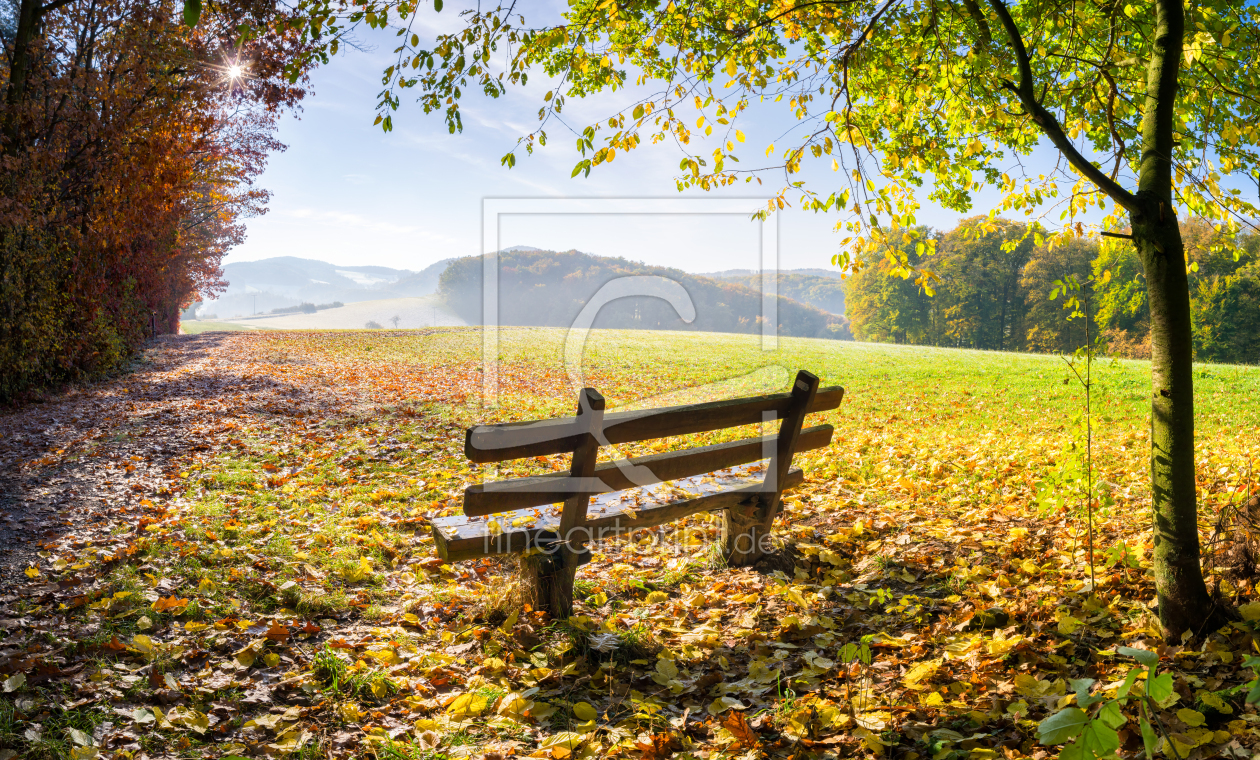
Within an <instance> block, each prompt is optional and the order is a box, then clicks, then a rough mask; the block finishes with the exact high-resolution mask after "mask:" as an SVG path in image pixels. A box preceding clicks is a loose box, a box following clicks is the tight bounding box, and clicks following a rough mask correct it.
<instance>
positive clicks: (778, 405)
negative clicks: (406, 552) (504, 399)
mask: <svg viewBox="0 0 1260 760" xmlns="http://www.w3.org/2000/svg"><path fill="white" fill-rule="evenodd" d="M843 398H844V388H841V387H840V386H838V385H834V386H831V387H829V388H819V389H818V394H817V395H816V396H815V397H814V403H813V404H812V405H810V408H809V413H811V414H812V413H814V412H825V411H828V410H831V409H835V408H836V407H838V406H840V401H841V400H842V399H843ZM791 403H792V396H791V394H789V393H773V394H769V395H766V396H753V397H751V398H737V399H729V400H727V401H712V402H709V403H705V404H688V405H686V406H674V407H668V408H665V409H645V410H641V411H635V412H614V413H612V414H608V415H605V416H604V423H603V440H602V441H601V443H609V444H618V443H630V442H632V441H645V440H649V439H652V438H666V437H669V436H674V435H690V434H692V433H706V432H709V431H711V430H718V429H721V428H730V427H738V426H740V425H752V424H755V423H758V422H761V421H763V419H764V420H777V419H779V418H781V417H782V416H783V415H784V414H785V413H786V412H787V411H788V409H789V407H790V406H791ZM584 433H585V427H584V426H583V423H580V422H579V421H578V420H577V418H575V417H558V418H556V419H552V420H538V421H535V422H511V423H505V424H502V425H478V426H477V427H474V428H469V430H468V432H467V434H466V436H465V438H464V454H465V456H467V457H468V459H469V460H471V461H473V462H478V463H482V464H485V463H487V462H506V461H508V460H511V459H523V458H525V457H541V456H549V455H551V454H561V453H565V452H569V451H573V450H574V449H576V448H577V447H578V444H580V443H581V441H582V436H583V434H584Z"/></svg>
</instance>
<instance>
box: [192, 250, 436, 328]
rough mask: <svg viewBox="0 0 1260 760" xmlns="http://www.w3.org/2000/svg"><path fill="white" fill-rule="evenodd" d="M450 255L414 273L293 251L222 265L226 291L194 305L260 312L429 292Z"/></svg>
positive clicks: (204, 309) (224, 312)
mask: <svg viewBox="0 0 1260 760" xmlns="http://www.w3.org/2000/svg"><path fill="white" fill-rule="evenodd" d="M449 261H450V259H446V260H445V261H440V262H438V263H436V264H433V265H431V266H429V267H427V268H426V269H424V270H422V271H420V272H415V271H412V270H409V269H393V268H391V267H380V266H342V265H339V264H329V263H328V262H325V261H316V260H314V259H303V258H298V257H296V256H277V257H275V258H270V259H261V260H259V261H241V262H235V263H232V264H228V265H226V266H225V267H223V279H224V280H226V281H227V283H228V288H227V291H226V292H224V293H223V294H222V295H220V296H219V298H217V299H216V300H214V301H211V302H207V303H204V304H202V305H201V307H200V308H198V310H197V312H198V314H199V315H206V314H214V315H216V316H217V317H219V318H221V319H230V318H232V317H234V316H247V315H250V314H254V313H255V312H257V313H266V312H269V311H271V310H273V309H278V308H285V307H290V306H296V305H298V304H301V303H315V304H322V303H332V302H334V301H341V302H342V303H356V302H359V301H376V300H381V299H388V298H400V297H415V296H423V295H429V294H431V293H434V292H436V291H437V285H438V277H439V275H440V274H441V273H442V270H443V269H445V268H446V264H447V263H448V262H449Z"/></svg>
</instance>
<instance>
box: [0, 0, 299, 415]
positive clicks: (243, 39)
mask: <svg viewBox="0 0 1260 760" xmlns="http://www.w3.org/2000/svg"><path fill="white" fill-rule="evenodd" d="M285 12H286V11H284V10H283V9H280V8H279V6H276V5H275V4H268V3H261V4H260V3H256V2H244V1H243V0H242V1H241V2H234V1H233V2H227V3H218V4H215V6H214V10H213V13H211V12H209V11H208V12H207V13H206V14H205V18H204V19H202V22H201V24H200V25H199V26H197V27H196V29H191V28H189V27H188V26H187V25H186V24H185V23H184V19H183V17H182V16H181V9H180V8H179V7H178V6H172V5H171V4H170V3H154V2H149V1H148V0H92V1H91V2H86V1H84V0H51V2H49V0H15V2H13V3H10V4H6V5H5V7H4V11H3V15H4V18H3V23H0V40H2V41H3V44H4V52H5V55H4V56H3V57H2V58H0V95H2V97H0V400H3V399H5V398H9V397H12V396H14V395H15V394H19V393H21V392H23V391H24V390H26V389H29V388H31V387H33V386H38V385H43V384H47V383H49V382H57V381H60V380H64V379H69V378H74V377H83V376H90V375H92V374H96V373H100V372H103V371H108V370H110V369H112V368H114V367H116V366H118V365H119V364H120V363H121V362H122V361H124V360H125V359H126V358H127V357H128V356H129V355H130V354H131V352H132V351H133V350H134V348H135V347H136V346H137V345H138V344H139V343H140V342H141V341H143V340H144V339H146V338H147V337H149V336H151V335H153V334H155V333H164V332H172V331H174V330H176V329H177V326H178V318H179V310H180V307H181V306H182V305H186V304H187V303H188V302H190V301H191V300H192V296H194V295H195V294H196V293H197V292H198V291H200V292H203V293H209V292H213V291H214V290H215V288H216V286H217V285H218V284H219V280H220V270H219V261H220V259H221V258H222V256H223V254H224V253H225V252H226V251H227V250H228V249H229V248H230V247H231V246H232V245H234V244H236V243H237V242H239V241H240V240H241V238H242V236H243V227H242V226H241V223H240V222H241V219H242V218H244V217H248V216H250V215H253V214H257V213H260V212H261V211H262V210H263V208H262V204H263V203H264V202H265V200H266V198H267V194H266V193H265V192H264V191H262V190H259V189H257V188H254V187H253V186H252V182H253V180H254V179H255V178H256V177H257V175H258V174H259V173H260V172H261V171H262V168H263V164H264V161H265V158H266V156H267V154H268V153H269V152H270V151H273V150H276V149H278V148H280V147H282V146H280V145H279V144H278V143H277V142H276V141H275V139H274V136H273V135H274V130H275V126H276V120H277V117H278V115H279V113H280V112H281V111H282V110H283V109H284V108H286V107H291V106H293V105H294V104H296V102H297V101H298V100H299V99H300V98H301V97H302V95H303V90H302V89H301V87H300V86H299V85H300V83H301V81H302V76H301V74H302V72H298V76H294V77H288V76H282V73H283V67H284V65H285V64H286V63H289V62H291V60H292V57H293V55H294V53H295V52H296V50H297V49H298V48H299V47H300V45H301V44H300V43H299V42H298V41H297V39H296V37H295V35H294V34H292V33H286V32H285V31H284V26H283V25H282V24H279V23H277V22H278V21H281V20H282V19H281V18H280V16H281V14H283V13H285ZM289 73H290V74H293V72H292V71H290V72H289Z"/></svg>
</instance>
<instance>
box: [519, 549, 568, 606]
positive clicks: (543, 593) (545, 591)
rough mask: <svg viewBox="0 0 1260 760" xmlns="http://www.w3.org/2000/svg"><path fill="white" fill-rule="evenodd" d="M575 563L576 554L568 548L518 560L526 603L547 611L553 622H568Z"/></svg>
mask: <svg viewBox="0 0 1260 760" xmlns="http://www.w3.org/2000/svg"><path fill="white" fill-rule="evenodd" d="M578 564H579V557H578V555H575V554H573V553H571V552H569V551H568V550H567V549H560V550H559V551H556V552H554V553H552V554H546V553H543V554H532V555H530V556H528V557H521V590H522V591H523V592H524V597H525V602H526V603H527V604H529V605H530V606H531V607H533V608H534V609H536V610H543V611H545V612H547V613H548V614H550V615H551V617H552V619H553V620H568V619H569V616H570V615H572V614H573V579H574V577H575V575H576V574H577V569H578Z"/></svg>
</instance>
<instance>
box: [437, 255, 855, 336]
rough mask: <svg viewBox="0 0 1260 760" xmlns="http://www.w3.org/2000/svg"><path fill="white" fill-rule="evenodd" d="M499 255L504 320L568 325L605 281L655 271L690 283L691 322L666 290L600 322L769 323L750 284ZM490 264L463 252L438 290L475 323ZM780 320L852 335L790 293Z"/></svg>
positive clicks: (626, 263)
mask: <svg viewBox="0 0 1260 760" xmlns="http://www.w3.org/2000/svg"><path fill="white" fill-rule="evenodd" d="M498 257H499V278H498V280H499V283H498V287H499V309H498V312H499V323H500V324H503V325H539V326H555V327H568V326H570V325H572V324H574V321H575V320H576V319H577V317H578V315H579V314H580V313H581V312H582V311H583V309H584V308H585V307H586V305H587V303H588V301H589V300H590V298H591V297H592V296H594V294H595V293H596V292H598V291H599V289H600V288H601V287H602V286H604V285H605V284H607V283H609V282H611V281H613V280H616V279H619V278H624V277H630V276H655V277H662V278H665V279H667V280H671V281H673V282H677V283H679V284H680V285H682V287H683V289H684V290H685V291H686V294H687V296H688V298H689V299H690V301H691V303H692V304H693V305H694V307H695V312H696V313H695V318H694V319H693V320H692V321H691V322H687V321H684V320H683V319H682V318H681V317H680V316H679V314H678V312H676V311H675V310H674V307H673V306H671V305H670V304H669V303H668V302H667V301H666V300H664V299H663V298H662V297H659V296H648V295H643V296H627V297H622V298H618V299H617V300H614V301H611V302H609V303H607V304H605V305H604V306H603V307H602V308H601V309H600V310H599V312H598V316H597V317H596V318H595V321H594V324H593V326H594V327H601V328H622V329H625V328H629V329H652V330H696V331H709V332H737V333H754V332H760V331H761V329H762V294H761V292H760V291H759V290H756V289H753V288H750V287H748V286H747V285H744V284H742V283H737V282H731V281H728V280H723V279H715V278H711V277H704V276H699V275H692V274H688V273H686V272H683V271H681V270H678V269H673V268H669V267H660V266H650V265H646V264H643V263H641V262H635V261H630V260H628V259H624V258H620V257H616V258H614V257H603V256H594V255H591V254H585V253H581V252H578V251H563V252H557V251H539V250H536V249H535V250H532V251H524V250H517V251H507V250H504V251H500V252H499V254H498ZM482 268H483V258H482V257H480V256H468V257H465V258H461V259H456V260H455V261H453V262H452V263H451V264H450V266H448V267H447V269H446V270H445V271H444V272H443V273H442V277H441V285H440V287H439V291H438V292H439V294H440V295H441V296H442V297H443V298H444V299H445V301H446V303H447V304H448V305H450V307H451V309H452V310H454V311H455V312H456V313H457V314H458V315H459V316H460V317H462V318H463V319H465V320H467V321H468V322H469V323H471V324H477V323H480V321H481V318H482V304H481V300H482V277H481V275H482V271H483V269H482ZM811 279H813V280H821V279H823V278H817V277H814V278H811ZM675 292H676V291H675ZM666 294H667V293H666V291H662V293H661V295H662V296H664V295H666ZM777 322H778V325H777V327H778V332H779V334H780V335H784V336H798V337H809V338H841V339H843V338H848V337H849V332H848V321H847V320H846V319H845V318H844V317H843V316H838V315H836V314H830V313H827V312H825V311H823V310H821V309H817V308H815V307H813V306H809V305H808V304H804V303H801V302H798V301H795V300H792V299H790V298H787V297H785V296H784V295H782V294H780V296H779V299H778V318H777Z"/></svg>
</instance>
